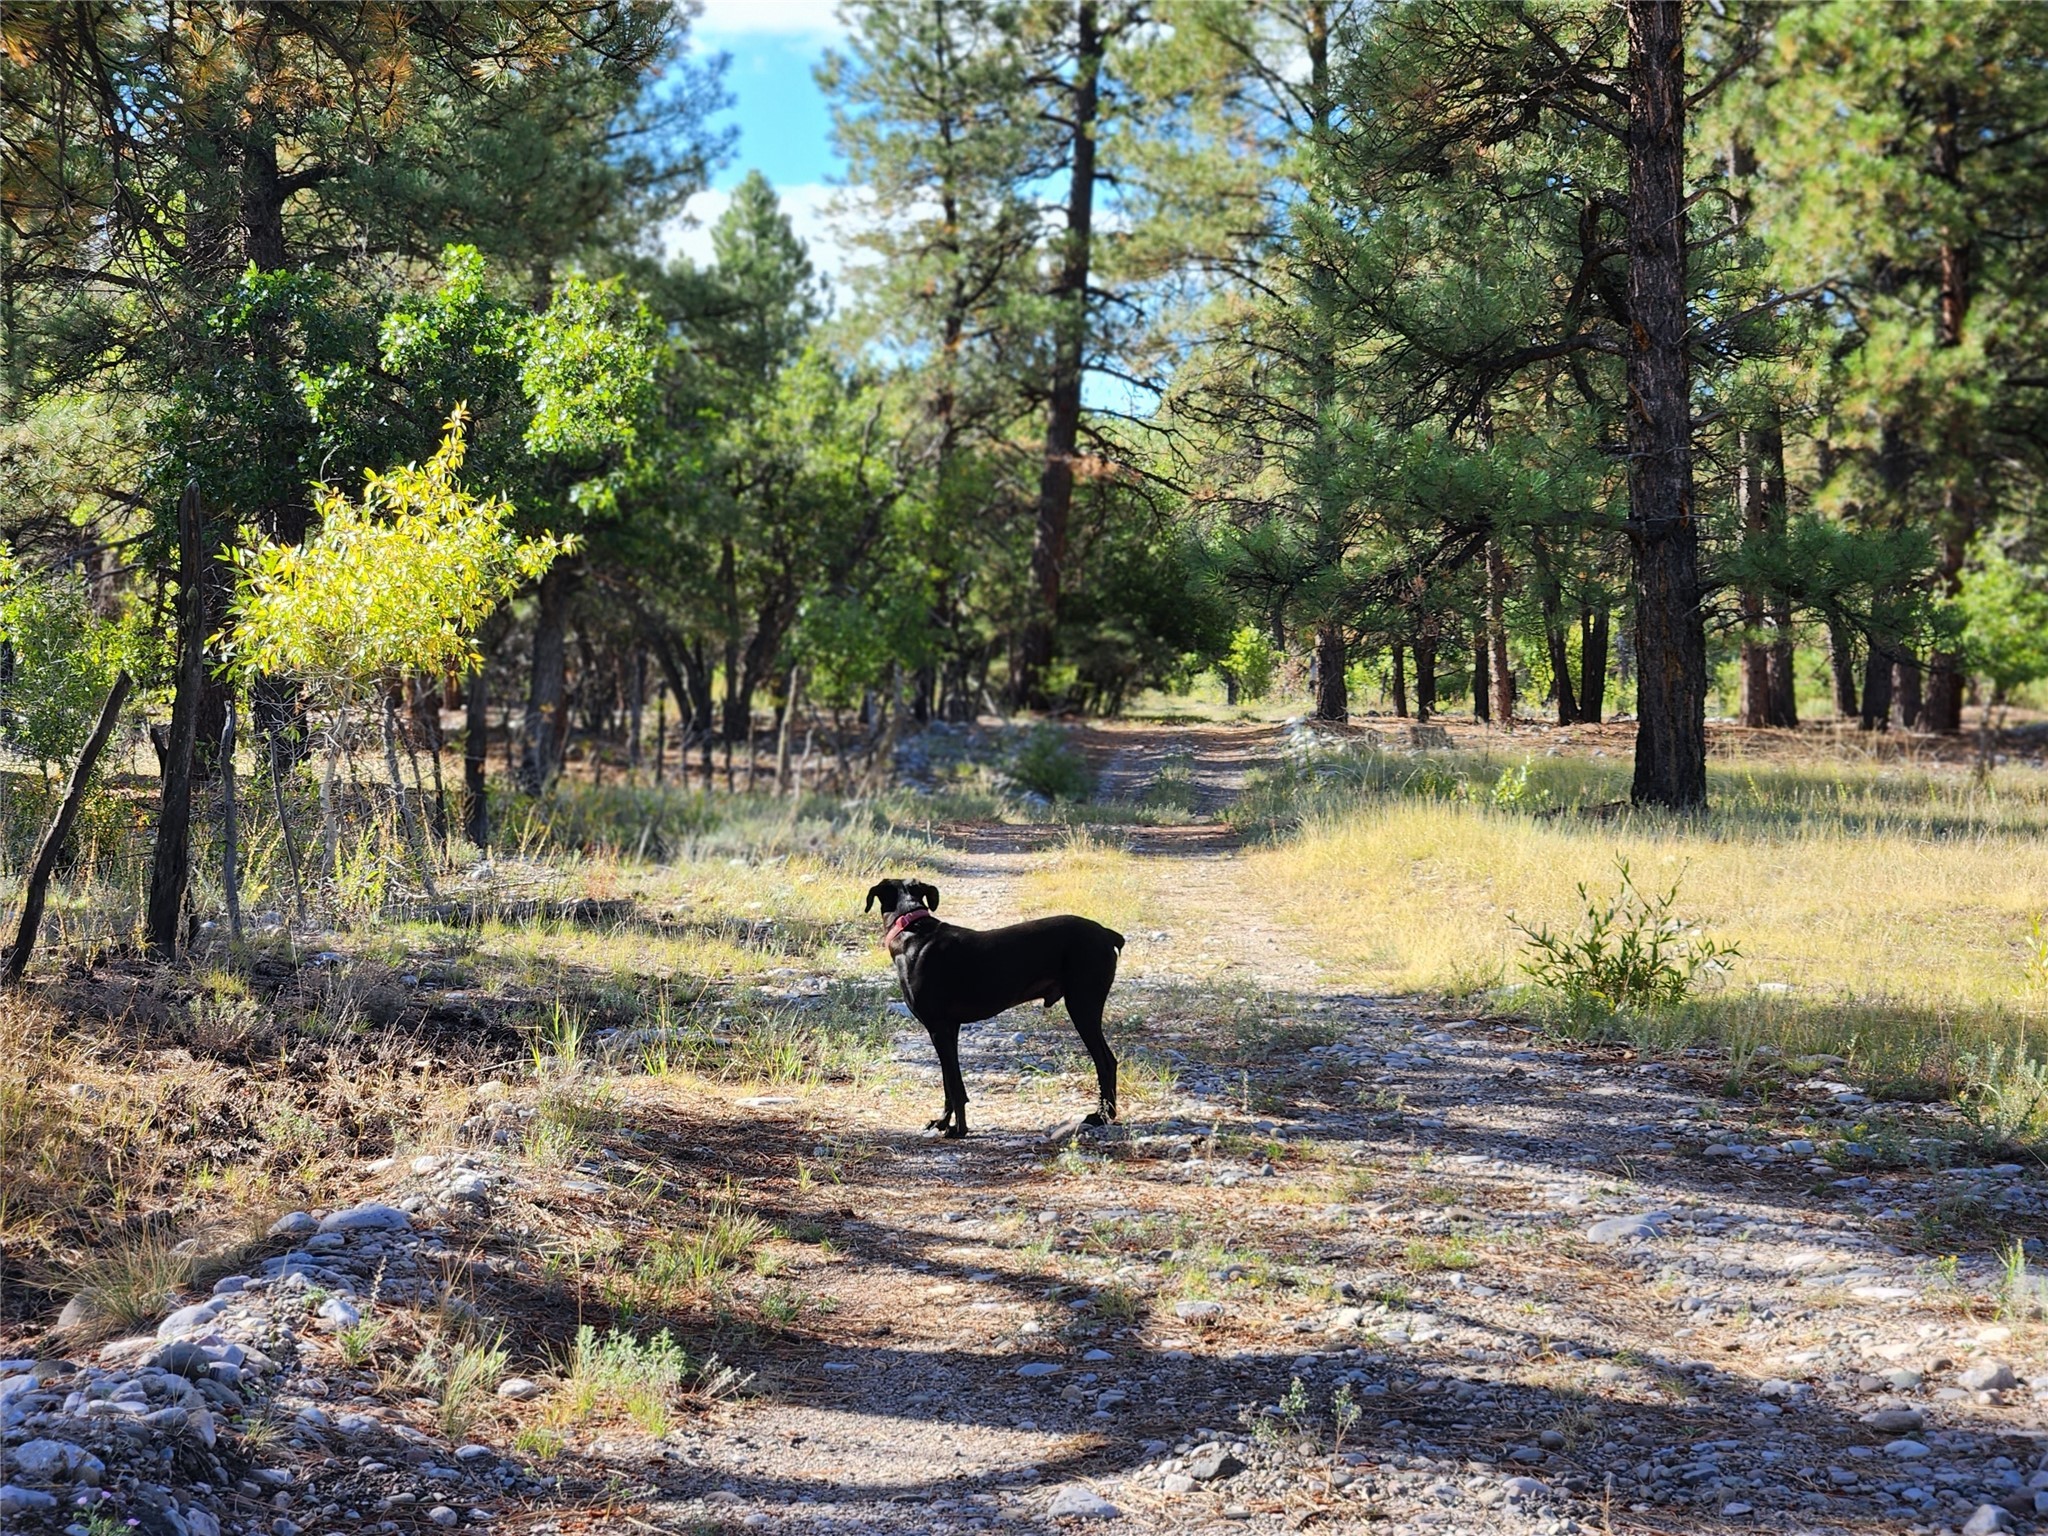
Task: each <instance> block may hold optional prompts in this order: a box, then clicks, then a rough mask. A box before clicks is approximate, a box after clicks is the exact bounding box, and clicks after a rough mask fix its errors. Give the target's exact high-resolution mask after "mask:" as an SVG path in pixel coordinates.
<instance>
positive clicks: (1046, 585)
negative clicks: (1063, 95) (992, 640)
mask: <svg viewBox="0 0 2048 1536" xmlns="http://www.w3.org/2000/svg"><path fill="white" fill-rule="evenodd" d="M1073 15H1074V83H1073V89H1072V107H1071V114H1070V116H1069V117H1068V118H1067V122H1068V124H1069V128H1070V134H1071V138H1070V144H1071V148H1070V151H1069V166H1070V176H1069V180H1068V183H1067V229H1066V238H1065V240H1064V242H1063V243H1062V247H1061V251H1060V271H1059V278H1058V280H1057V281H1056V282H1055V284H1054V286H1053V291H1052V299H1053V315H1054V319H1053V325H1054V327H1055V330H1054V337H1053V376H1052V391H1051V399H1050V401H1049V402H1048V405H1047V410H1046V425H1045V467H1044V469H1043V471H1042V472H1041V473H1040V476H1039V481H1038V524H1037V527H1036V529H1035V530H1034V532H1033V535H1032V541H1031V582H1032V587H1033V589H1034V596H1035V598H1036V608H1035V610H1034V611H1033V613H1032V615H1031V618H1030V620H1029V622H1028V623H1027V624H1026V625H1025V627H1024V637H1023V644H1022V647H1021V650H1020V656H1019V667H1018V675H1017V677H1016V678H1015V679H1013V680H1012V691H1013V693H1014V695H1015V698H1016V702H1017V703H1018V704H1019V705H1024V704H1043V703H1044V702H1045V694H1044V689H1045V671H1046V668H1047V667H1048V666H1050V665H1051V664H1052V638H1053V627H1054V626H1055V625H1056V624H1057V623H1058V622H1059V609H1060V583H1061V578H1062V574H1063V571H1064V568H1065V565H1066V560H1067V522H1068V518H1069V516H1070V514H1071V513H1072V511H1073V505H1074V455H1075V449H1076V447H1077V445H1078V442H1079V439H1080V430H1081V374H1082V367H1083V364H1084V363H1085V362H1086V358H1087V345H1088V268H1089V258H1090V255H1091V254H1092V251H1091V247H1092V245H1093V240H1092V233H1093V228H1092V227H1093V222H1094V214H1095V119H1096V114H1097V111H1098V108H1099V106H1100V90H1099V85H1100V78H1099V77H1100V75H1101V71H1102V53H1103V43H1104V38H1103V31H1102V25H1101V18H1100V16H1099V14H1098V12H1097V9H1096V0H1080V3H1079V4H1078V5H1077V6H1076V7H1075V8H1074V12H1073Z"/></svg>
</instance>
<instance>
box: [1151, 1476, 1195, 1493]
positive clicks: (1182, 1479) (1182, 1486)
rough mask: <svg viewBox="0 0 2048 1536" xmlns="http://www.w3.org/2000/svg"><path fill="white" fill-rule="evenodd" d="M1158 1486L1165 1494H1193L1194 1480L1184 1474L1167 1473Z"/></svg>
mask: <svg viewBox="0 0 2048 1536" xmlns="http://www.w3.org/2000/svg"><path fill="white" fill-rule="evenodd" d="M1159 1486H1160V1487H1161V1488H1162V1489H1163V1490H1165V1491H1166V1492H1167V1493H1193V1492H1194V1491H1195V1480H1194V1479H1193V1478H1192V1477H1189V1476H1188V1475H1187V1473H1185V1472H1169V1473H1167V1474H1166V1476H1164V1477H1162V1478H1161V1479H1160V1480H1159Z"/></svg>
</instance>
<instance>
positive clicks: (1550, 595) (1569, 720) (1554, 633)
mask: <svg viewBox="0 0 2048 1536" xmlns="http://www.w3.org/2000/svg"><path fill="white" fill-rule="evenodd" d="M1539 579H1540V580H1541V581H1542V583H1543V638H1544V642H1545V644H1546V645H1547V646H1548V648H1549V651H1550V696H1551V697H1552V698H1553V699H1555V700H1556V701H1557V723H1558V724H1559V725H1573V724H1576V723H1577V721H1578V718H1579V701H1578V700H1577V699H1576V698H1575V697H1573V695H1572V653H1571V645H1570V643H1569V642H1568V641H1567V640H1566V639H1565V633H1564V613H1563V604H1562V603H1561V601H1560V600H1559V595H1558V590H1557V582H1556V580H1555V579H1554V578H1553V577H1551V576H1550V575H1549V574H1548V573H1547V572H1546V573H1543V574H1542V575H1541V576H1540V578H1539Z"/></svg>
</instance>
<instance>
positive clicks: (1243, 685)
mask: <svg viewBox="0 0 2048 1536" xmlns="http://www.w3.org/2000/svg"><path fill="white" fill-rule="evenodd" d="M1279 660H1280V653H1279V652H1278V651H1277V650H1275V649H1274V648H1273V642H1272V641H1271V640H1269V639H1267V638H1266V632H1265V631H1264V630H1262V629H1258V628H1255V627H1254V626H1252V625H1250V624H1247V625H1245V626H1244V627H1243V628H1241V629H1240V630H1238V632H1237V633H1236V634H1234V635H1232V636H1231V637H1230V651H1229V653H1228V654H1227V655H1225V656H1224V658H1223V661H1222V664H1221V665H1220V666H1219V668H1218V670H1219V671H1220V672H1222V674H1223V675H1224V676H1225V677H1226V678H1228V679H1229V680H1230V681H1231V682H1233V683H1235V684H1236V685H1237V697H1238V698H1239V699H1241V700H1243V701H1244V702H1246V703H1249V704H1256V703H1257V702H1258V701H1259V700H1260V699H1263V698H1264V697H1265V696H1266V695H1267V694H1269V693H1271V692H1272V691H1273V671H1274V668H1275V667H1276V666H1277V665H1278V664H1279Z"/></svg>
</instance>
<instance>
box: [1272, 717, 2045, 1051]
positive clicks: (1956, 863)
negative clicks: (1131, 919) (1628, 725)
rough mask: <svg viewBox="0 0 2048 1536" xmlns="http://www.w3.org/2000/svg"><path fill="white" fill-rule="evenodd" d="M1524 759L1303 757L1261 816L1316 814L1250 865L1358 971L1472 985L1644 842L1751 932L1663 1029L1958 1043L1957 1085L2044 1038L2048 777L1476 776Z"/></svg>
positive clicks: (1743, 932)
mask: <svg viewBox="0 0 2048 1536" xmlns="http://www.w3.org/2000/svg"><path fill="white" fill-rule="evenodd" d="M1501 771H1502V769H1501V766H1500V765H1499V764H1498V763H1497V762H1495V763H1488V762H1486V761H1484V760H1475V759H1472V758H1459V757H1456V756H1452V757H1447V758H1443V759H1437V760H1435V761H1434V764H1433V777H1428V778H1425V776H1424V775H1423V774H1422V772H1421V770H1420V769H1418V767H1417V766H1416V764H1415V762H1414V761H1412V760H1403V759H1400V758H1398V757H1397V756H1396V755H1395V754H1387V753H1362V754H1356V755H1355V756H1353V757H1350V758H1347V759H1344V760H1340V761H1338V762H1337V763H1336V764H1334V771H1332V772H1329V773H1321V772H1319V765H1317V764H1315V763H1309V764H1305V765H1298V766H1295V767H1291V768H1289V769H1287V770H1285V771H1284V772H1283V773H1281V774H1277V775H1275V776H1274V777H1273V778H1272V779H1270V780H1269V781H1268V784H1267V787H1266V788H1265V790H1264V791H1263V793H1264V800H1263V805H1264V810H1263V812H1262V813H1261V814H1263V815H1265V816H1266V817H1267V818H1268V820H1269V824H1271V825H1281V824H1284V823H1286V822H1287V821H1289V820H1291V821H1292V823H1293V825H1294V827H1295V830H1294V832H1293V833H1292V835H1289V836H1286V837H1284V838H1283V839H1282V840H1280V841H1277V842H1274V843H1271V844H1269V845H1268V846H1265V847H1263V848H1259V849H1256V850H1254V851H1253V852H1252V853H1250V854H1249V855H1248V863H1249V865H1250V870H1249V873H1250V875H1251V877H1252V879H1251V883H1252V884H1253V885H1254V886H1255V887H1256V888H1258V889H1261V890H1264V891H1267V892H1269V893H1270V894H1271V897H1272V898H1273V904H1274V905H1283V906H1285V907H1286V908H1287V910H1288V911H1289V912H1290V914H1291V916H1292V918H1293V920H1294V921H1295V922H1296V923H1298V924H1300V925H1301V926H1302V927H1304V928H1306V929H1307V930H1308V931H1309V932H1310V933H1311V934H1312V935H1313V937H1314V940H1315V942H1316V944H1317V947H1318V948H1319V950H1320V951H1321V953H1322V955H1323V956H1324V958H1325V959H1326V960H1327V961H1328V962H1331V963H1333V965H1334V966H1335V967H1336V968H1337V969H1339V970H1340V971H1341V972H1343V973H1344V974H1345V975H1346V976H1347V977H1348V978H1349V979H1351V980H1354V981H1356V982H1359V983H1362V984H1366V985H1370V986H1373V987H1376V988H1385V989H1393V990H1410V991H1430V990H1435V991H1451V992H1466V993H1470V992H1473V991H1476V990H1483V989H1485V988H1487V987H1499V986H1502V985H1506V984H1512V983H1515V982H1518V981H1520V980H1521V979H1522V977H1523V962H1524V961H1525V959H1527V957H1528V954H1529V951H1528V950H1527V948H1526V941H1525V933H1526V931H1528V930H1531V929H1534V930H1538V931H1541V930H1545V929H1549V930H1553V931H1557V932H1566V931H1570V930H1573V929H1574V928H1575V926H1576V925H1577V924H1579V923H1580V922H1581V921H1582V920H1583V918H1584V916H1585V910H1586V901H1585V899H1584V898H1582V897H1581V896H1580V894H1579V892H1578V889H1577V887H1578V886H1579V885H1580V884H1581V883H1584V884H1586V885H1587V886H1589V887H1592V888H1594V889H1596V890H1598V889H1602V888H1605V887H1607V886H1611V885H1612V884H1613V882H1614V871H1615V866H1616V861H1617V860H1624V861H1626V863H1627V865H1628V866H1629V868H1630V869H1632V870H1633V871H1634V874H1635V878H1636V879H1637V880H1638V881H1639V882H1640V883H1641V884H1642V885H1643V886H1644V887H1646V888H1660V889H1661V888H1668V887H1670V886H1671V885H1673V884H1674V883H1675V884H1676V885H1677V886H1678V887H1679V890H1680V903H1681V905H1682V908H1683V910H1684V912H1685V913H1686V914H1687V916H1688V917H1689V918H1691V919H1693V920H1695V921H1696V922H1697V923H1698V924H1699V925H1700V926H1701V927H1702V928H1703V929H1704V930H1705V931H1707V932H1710V933H1712V934H1713V935H1715V936H1716V937H1717V938H1718V939H1720V940H1723V941H1725V942H1727V943H1732V944H1734V945H1736V946H1737V947H1739V949H1740V951H1741V953H1740V957H1739V958H1737V959H1733V960H1731V961H1729V962H1728V964H1727V966H1726V969H1725V972H1723V973H1722V974H1720V975H1718V976H1715V977H1702V978H1700V980H1701V983H1702V989H1701V990H1699V991H1698V992H1697V994H1696V996H1695V997H1694V998H1693V999H1692V1000H1691V1001H1688V1002H1685V1003H1683V1004H1678V1005H1675V1006H1674V1007H1672V1008H1667V1009H1663V1010H1657V1009H1646V1010H1641V1011H1640V1015H1639V1017H1638V1019H1637V1021H1636V1027H1637V1029H1638V1030H1640V1031H1642V1032H1643V1033H1645V1034H1655V1033H1657V1032H1660V1031H1661V1032H1663V1033H1665V1034H1666V1035H1669V1036H1674V1037H1676V1036H1683V1035H1695V1036H1707V1037H1725V1036H1726V1035H1727V1034H1728V1033H1729V1032H1730V1031H1741V1032H1742V1033H1744V1034H1745V1035H1746V1036H1749V1037H1753V1038H1758V1039H1762V1038H1766V1037H1769V1038H1771V1040H1772V1043H1780V1040H1781V1039H1782V1040H1783V1042H1785V1043H1788V1044H1789V1045H1790V1047H1791V1048H1794V1049H1804V1050H1817V1051H1828V1052H1831V1053H1834V1054H1840V1055H1846V1056H1851V1057H1853V1058H1856V1059H1859V1060H1861V1061H1864V1062H1867V1063H1870V1064H1871V1066H1872V1069H1873V1070H1875V1069H1876V1064H1877V1063H1878V1062H1879V1061H1882V1062H1883V1063H1884V1066H1883V1070H1884V1071H1886V1072H1889V1073H1897V1072H1899V1071H1902V1070H1904V1069H1907V1068H1909V1067H1915V1064H1916V1063H1918V1064H1920V1067H1919V1068H1917V1069H1924V1068H1926V1067H1930V1066H1936V1065H1937V1064H1940V1063H1955V1064H1957V1066H1956V1070H1955V1071H1954V1072H1952V1073H1951V1072H1948V1069H1947V1068H1946V1067H1941V1068H1940V1069H1939V1070H1941V1071H1942V1072H1944V1073H1946V1074H1947V1075H1948V1076H1950V1077H1951V1078H1953V1080H1954V1081H1955V1082H1956V1083H1957V1084H1958V1085H1960V1084H1962V1083H1963V1082H1964V1081H1966V1080H1967V1073H1966V1072H1964V1071H1963V1070H1962V1068H1961V1066H1960V1063H1961V1061H1962V1059H1963V1058H1964V1057H1967V1056H1975V1057H1977V1058H1979V1059H1986V1058H1985V1053H1986V1052H1987V1051H1988V1050H1989V1049H1990V1048H1991V1047H1992V1046H1994V1045H1996V1046H2000V1047H2002V1048H2003V1049H2004V1051H2005V1052H2006V1055H2005V1056H2004V1058H2002V1060H2003V1065H2002V1067H2001V1076H2003V1075H2009V1074H2010V1073H2011V1072H2012V1071H2013V1070H2015V1069H2014V1066H2013V1062H2014V1060H2015V1053H2017V1056H2018V1057H2019V1058H2026V1057H2028V1056H2032V1057H2033V1058H2035V1059H2038V1058H2039V1056H2040V1054H2041V1052H2040V1050H2039V1047H2038V1043H2036V1044H2034V1045H2031V1046H2030V1045H2029V1042H2028V1033H2029V1030H2030V1029H2031V1031H2032V1034H2033V1039H2034V1041H2035V1042H2038V1041H2039V1040H2041V1039H2042V1038H2048V1029H2044V1027H2043V1026H2044V1023H2048V1019H2044V1011H2048V996H2044V989H2043V988H2042V987H2041V986H2040V985H2038V984H2037V983H2036V981H2035V979H2034V974H2033V972H2032V971H2031V970H2030V969H2029V966H2030V960H2031V957H2032V956H2033V954H2034V949H2033V948H2032V947H2031V936H2032V935H2033V934H2034V933H2035V932H2036V931H2037V925H2038V922H2039V920H2040V914H2041V910H2042V905H2043V902H2044V900H2048V839H2044V837H2043V833H2044V832H2048V776H2044V775H2042V774H2039V773H2027V774H2017V773H2011V772H2007V773H2002V774H2000V775H1998V776H1996V777H1994V779H1993V780H1992V781H1991V782H1989V783H1987V784H1977V783H1974V782H1972V781H1971V780H1970V779H1968V778H1967V777H1965V776H1963V775H1961V774H1939V773H1929V772H1917V771H1913V770H1908V769H1900V768H1879V767H1875V766H1868V767H1866V766H1862V765H1846V766H1829V767H1818V766H1803V765H1802V766H1795V767H1787V768H1777V767H1768V768H1767V767H1751V766H1742V765H1736V766H1732V767H1717V768H1716V770H1715V771H1714V773H1713V783H1712V788H1713V794H1714V811H1713V814H1712V815H1711V816H1709V817H1706V818H1702V819H1678V818H1671V817H1667V816H1661V815H1651V814H1637V813H1633V812H1630V811H1627V810H1626V809H1625V808H1618V807H1614V806H1612V805H1611V804H1610V802H1609V801H1608V799H1607V796H1608V793H1609V791H1610V790H1611V791H1616V792H1625V790H1624V784H1623V780H1622V772H1623V770H1622V769H1621V768H1619V767H1617V768H1614V769H1606V768H1602V767H1599V766H1597V765H1587V764H1584V763H1578V764H1572V765H1569V766H1561V765H1559V764H1557V763H1554V762H1539V763H1538V764H1535V765H1532V768H1531V772H1530V775H1529V778H1530V781H1531V785H1532V786H1533V788H1531V789H1530V790H1527V791H1525V793H1528V794H1533V795H1535V796H1537V797H1538V798H1539V799H1540V801H1541V802H1542V809H1541V810H1539V811H1537V812H1534V813H1532V812H1530V811H1528V810H1520V809H1503V808H1501V807H1500V806H1499V805H1498V804H1496V803H1495V801H1494V799H1493V797H1492V796H1491V794H1490V793H1489V794H1484V795H1481V794H1473V793H1460V792H1459V791H1458V790H1457V788H1456V786H1457V785H1459V784H1460V783H1461V782H1462V783H1464V784H1467V785H1472V784H1480V783H1488V782H1490V781H1489V779H1488V775H1489V774H1491V775H1492V776H1493V780H1492V781H1497V780H1498V777H1499V774H1500V772H1501ZM1430 784H1434V785H1436V786H1440V787H1441V788H1442V792H1434V791H1432V790H1431V789H1429V787H1428V786H1429V785H1430ZM1418 786H1421V787H1420V788H1418ZM1588 807H1596V808H1598V810H1597V811H1595V812H1592V813H1589V812H1588V810H1587V809H1586V808H1588ZM1720 969H1721V968H1720V967H1716V970H1717V971H1720ZM1652 1014H1658V1015H1660V1016H1659V1017H1655V1018H1652V1017H1650V1015H1652ZM1917 1069H1916V1070H1917Z"/></svg>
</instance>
